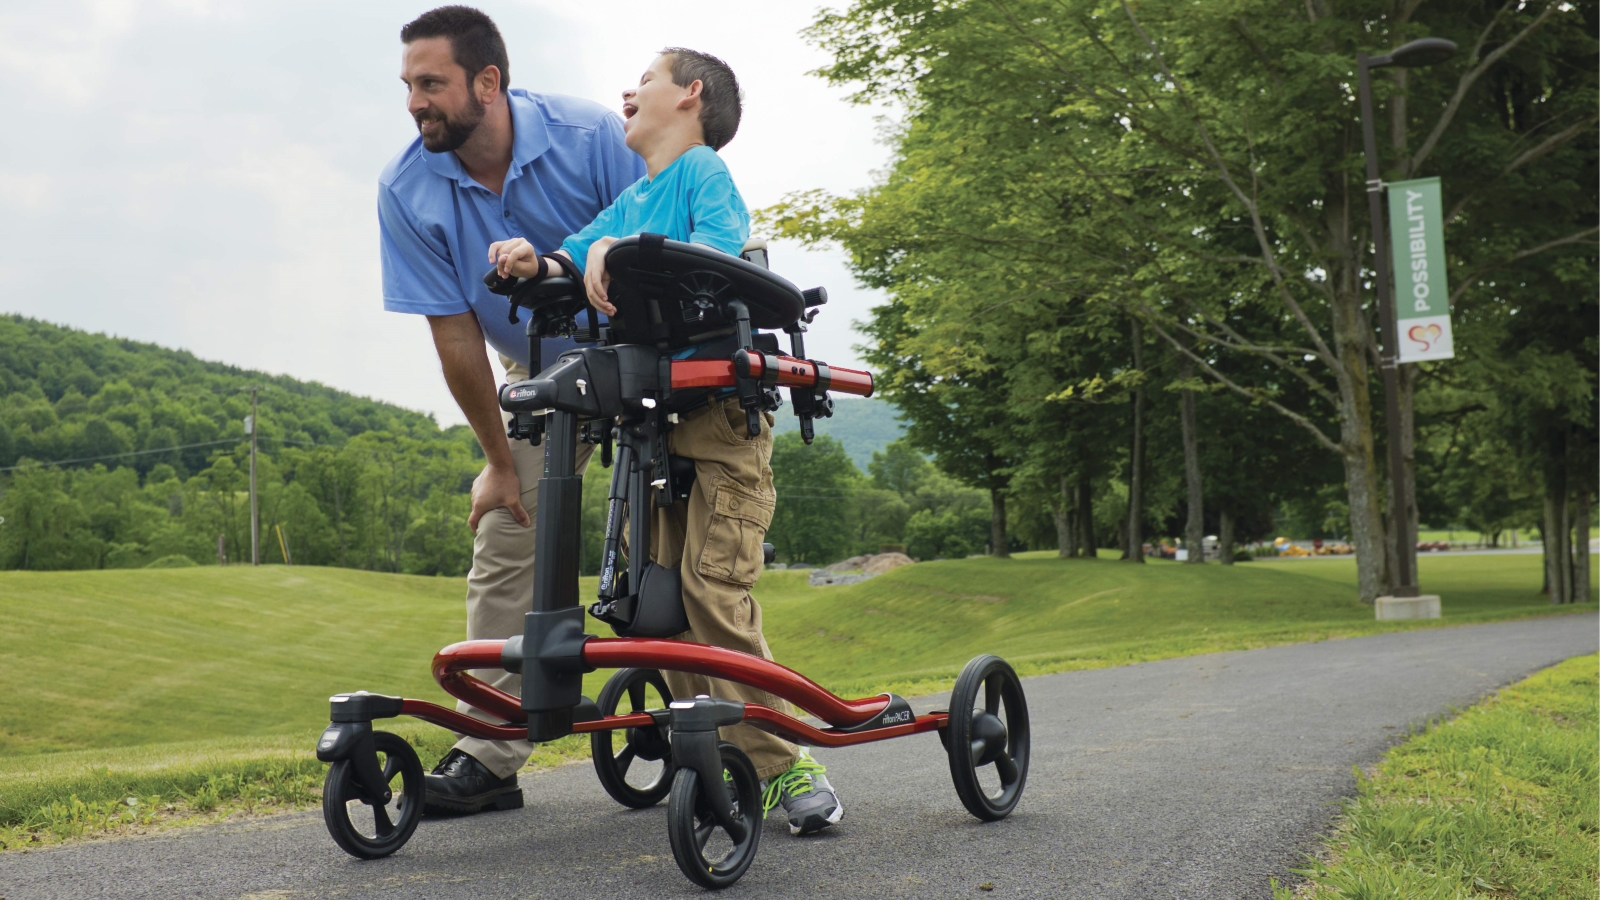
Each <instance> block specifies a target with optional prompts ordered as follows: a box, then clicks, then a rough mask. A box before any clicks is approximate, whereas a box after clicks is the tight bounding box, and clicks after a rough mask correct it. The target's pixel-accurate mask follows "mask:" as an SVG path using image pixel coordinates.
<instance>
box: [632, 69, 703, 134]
mask: <svg viewBox="0 0 1600 900" xmlns="http://www.w3.org/2000/svg"><path fill="white" fill-rule="evenodd" d="M694 84H695V83H691V84H690V85H689V87H678V86H677V85H676V84H673V83H672V57H670V56H658V57H656V59H655V62H653V63H651V64H650V68H648V69H645V70H644V74H643V75H641V76H640V77H639V86H638V87H636V88H628V89H627V90H625V91H623V92H622V130H623V131H624V132H625V133H626V134H627V137H626V138H624V140H625V142H626V143H627V145H628V149H630V150H632V151H633V152H635V153H638V152H640V149H639V148H640V147H642V146H644V145H645V144H646V143H648V141H649V139H650V136H651V135H652V134H656V133H659V132H660V130H661V129H662V128H664V127H665V126H666V125H667V124H668V123H670V122H671V121H672V120H673V118H674V117H675V116H679V115H682V112H681V110H680V108H679V107H680V104H682V103H683V101H684V100H686V99H688V97H689V91H690V88H692V87H693V86H694Z"/></svg>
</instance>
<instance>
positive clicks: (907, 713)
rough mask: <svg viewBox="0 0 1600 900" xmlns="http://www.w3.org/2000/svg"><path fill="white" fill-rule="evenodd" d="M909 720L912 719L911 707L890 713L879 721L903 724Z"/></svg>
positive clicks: (884, 723) (888, 723)
mask: <svg viewBox="0 0 1600 900" xmlns="http://www.w3.org/2000/svg"><path fill="white" fill-rule="evenodd" d="M909 721H911V710H909V709H902V710H900V711H899V712H895V713H890V714H888V715H887V716H884V717H883V718H882V719H880V720H879V722H880V723H881V724H883V725H901V724H904V723H906V722H909Z"/></svg>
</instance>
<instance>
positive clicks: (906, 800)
mask: <svg viewBox="0 0 1600 900" xmlns="http://www.w3.org/2000/svg"><path fill="white" fill-rule="evenodd" d="M1597 647H1600V621H1597V618H1596V616H1595V615H1594V614H1582V615H1570V616H1559V617H1554V618H1545V619H1536V620H1530V621H1522V622H1509V623H1500V624H1492V625H1474V626H1466V627H1456V628H1443V629H1433V630H1426V631H1414V632H1409V633H1396V634H1387V635H1381V636H1376V637H1365V638H1355V639H1350V640H1340V641H1328V642H1323V643H1316V644H1301V645H1295V646H1287V647H1274V648H1269V649H1264V650H1251V651H1245V652H1238V653H1223V654H1215V655H1210V656H1199V657H1189V658H1186V659H1174V660H1166V661H1162V662H1154V663H1145V664H1142V665H1135V666H1126V667H1122V668H1116V669H1101V670H1096V671H1088V672H1071V673H1066V674H1061V675H1050V676H1044V677H1040V678H1033V679H1029V680H1028V681H1027V683H1026V684H1027V691H1028V699H1029V705H1030V708H1031V712H1032V719H1033V753H1034V758H1033V763H1032V769H1031V771H1030V773H1029V776H1028V785H1027V790H1026V793H1025V795H1024V797H1023V799H1022V803H1021V805H1020V806H1019V807H1018V809H1017V811H1016V812H1015V813H1014V814H1013V815H1012V816H1011V817H1010V818H1009V819H1007V820H1005V821H1002V822H998V823H991V824H983V823H980V822H978V821H977V820H976V819H974V818H972V817H971V816H970V815H968V814H967V813H966V812H965V810H963V809H962V807H961V805H960V803H959V801H958V800H957V799H956V796H955V791H954V790H953V789H952V787H951V785H950V776H949V769H948V767H947V765H946V762H945V756H944V753H943V750H942V749H941V748H940V745H939V742H938V740H937V738H935V737H934V736H932V735H924V736H918V737H914V738H906V739H901V740H895V741H886V742H884V743H880V744H868V745H865V746H862V747H858V748H852V749H848V750H835V751H828V752H825V753H822V754H819V755H820V756H821V758H822V759H823V761H824V762H826V763H827V764H828V766H829V774H830V777H832V778H833V780H834V783H835V784H836V785H838V786H839V788H840V792H841V796H842V797H843V798H844V800H845V803H846V808H847V814H846V816H845V819H844V821H843V822H842V823H841V824H840V825H838V826H837V827H836V828H834V829H833V830H832V831H831V832H828V833H826V834H824V835H823V836H820V837H815V838H810V839H799V838H791V837H790V836H789V835H788V833H787V830H786V829H784V828H783V827H782V824H781V822H780V821H779V820H778V818H777V817H776V816H774V817H773V818H772V819H771V820H769V822H768V827H767V831H766V833H765V835H764V837H763V840H762V847H761V852H760V856H759V857H758V858H757V859H756V862H755V865H754V866H753V867H752V868H751V870H750V873H749V874H748V875H747V876H746V877H745V878H744V880H743V881H741V882H740V883H739V884H738V885H737V886H735V887H734V888H732V889H731V890H729V891H727V892H726V893H725V895H726V896H730V897H732V896H750V897H761V898H791V897H792V898H803V900H816V898H818V897H844V898H854V897H1041V898H1070V897H1094V898H1119V897H1128V898H1141V900H1144V898H1212V897H1215V898H1230V900H1231V898H1257V897H1259V898H1269V897H1270V896H1271V892H1270V890H1269V888H1268V879H1269V878H1270V877H1272V876H1277V877H1279V878H1280V879H1283V878H1284V877H1285V876H1286V874H1287V872H1288V870H1289V869H1291V868H1296V867H1299V866H1301V865H1303V859H1304V858H1303V854H1304V853H1306V852H1308V851H1310V850H1312V849H1314V848H1315V846H1316V845H1317V842H1318V840H1319V837H1320V836H1321V835H1322V834H1323V833H1324V831H1325V829H1326V828H1327V827H1328V825H1329V824H1330V821H1331V819H1332V818H1333V816H1335V815H1336V814H1337V812H1338V809H1339V804H1338V801H1339V799H1340V798H1342V797H1346V796H1349V795H1350V794H1351V793H1352V792H1353V791H1354V779H1353V775H1352V771H1351V770H1352V767H1353V766H1362V765H1367V764H1370V763H1374V762H1376V761H1377V760H1379V759H1380V758H1381V757H1382V755H1383V753H1384V751H1385V750H1386V749H1388V748H1389V747H1390V746H1392V745H1393V744H1395V743H1396V742H1398V741H1400V740H1403V739H1404V737H1405V735H1406V732H1407V729H1408V728H1409V727H1411V726H1420V725H1422V724H1423V723H1425V722H1426V721H1427V720H1428V719H1429V718H1430V717H1433V716H1436V715H1438V714H1441V713H1446V712H1448V711H1449V710H1451V709H1452V708H1459V707H1463V706H1466V705H1469V704H1471V703H1472V702H1473V701H1475V700H1477V699H1478V698H1480V697H1482V696H1483V695H1484V694H1486V693H1488V692H1490V691H1492V690H1494V689H1495V688H1498V687H1500V686H1503V685H1505V684H1508V683H1510V682H1513V681H1516V680H1518V679H1520V678H1523V677H1524V676H1526V675H1528V674H1529V673H1531V672H1534V671H1537V670H1538V669H1541V668H1544V667H1546V666H1549V665H1552V664H1554V663H1556V662H1559V661H1560V660H1562V659H1566V658H1568V657H1571V656H1575V655H1578V654H1582V653H1592V652H1594V651H1595V650H1596V649H1597ZM940 699H941V698H938V697H931V698H925V699H924V700H922V701H919V703H918V704H917V705H918V707H919V710H920V709H929V708H936V707H937V706H938V704H939V701H940ZM524 787H525V789H526V791H527V795H528V807H527V808H526V809H522V810H517V811H513V812H506V813H495V814H490V815H482V816H478V817H473V818H467V819H458V820H450V821H433V820H424V822H423V824H422V826H421V827H420V828H419V829H418V831H417V834H416V836H415V837H413V838H412V840H411V843H410V844H409V845H407V846H406V847H405V848H404V849H402V850H401V851H400V852H399V853H398V854H396V855H395V856H393V857H390V858H388V859H384V860H378V861H372V862H360V861H357V860H354V859H352V858H350V857H348V856H346V855H345V854H344V853H342V852H340V851H339V850H338V849H337V848H336V847H334V845H333V843H332V841H330V840H329V839H328V837H327V835H326V833H325V832H324V830H323V825H322V821H321V817H320V815H319V814H318V813H315V812H311V813H296V814H292V815H285V816H279V817H274V818H269V819H263V820H258V821H255V822H251V823H248V824H236V825H221V826H212V827H206V828H195V829H189V830H184V831H176V832H169V833H166V834H158V835H152V836H146V837H139V838H130V839H126V840H114V841H102V842H96V843H86V844H79V845H74V846H67V847H61V848H56V849H47V850H40V851H33V852H29V853H12V854H7V855H3V856H0V896H3V898H4V900H35V898H39V900H43V898H72V900H82V898H86V897H114V898H120V900H137V898H160V900H172V898H180V897H181V898H189V897H193V898H206V900H212V898H242V897H249V898H254V900H265V898H283V900H288V898H296V900H297V898H314V897H329V898H332V897H337V898H383V900H393V898H396V897H406V898H411V897H419V898H421V897H426V898H472V900H489V898H501V897H505V898H512V897H514V898H533V897H549V898H610V897H651V898H658V897H659V898H667V897H692V896H703V894H702V892H701V891H700V890H699V889H698V888H695V887H694V886H692V885H691V884H689V882H687V881H686V880H684V878H683V877H682V875H680V874H679V872H678V870H677V867H676V866H675V865H674V864H673V862H672V856H671V850H670V849H669V848H668V845H667V836H666V833H665V821H666V818H665V804H664V803H663V804H662V805H661V806H659V807H657V808H655V809H650V810H645V811H642V812H630V811H626V810H623V809H622V808H620V807H618V806H617V805H616V804H614V803H612V802H611V801H610V800H609V799H608V798H607V797H606V796H605V794H604V793H603V792H602V791H601V789H600V786H599V784H598V783H597V782H596V781H595V778H594V775H593V773H592V771H591V770H590V769H589V767H588V766H570V767H567V768H564V769H559V770H556V771H554V772H548V773H544V774H541V775H537V776H530V777H527V778H525V779H524ZM984 883H988V884H990V885H992V891H990V892H984V891H982V890H980V887H979V886H980V885H981V884H984Z"/></svg>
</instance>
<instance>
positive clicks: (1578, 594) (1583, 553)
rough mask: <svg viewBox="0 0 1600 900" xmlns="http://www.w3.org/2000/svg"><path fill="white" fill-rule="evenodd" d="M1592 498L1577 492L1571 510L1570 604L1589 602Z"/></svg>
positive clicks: (1590, 495) (1586, 493)
mask: <svg viewBox="0 0 1600 900" xmlns="http://www.w3.org/2000/svg"><path fill="white" fill-rule="evenodd" d="M1593 501H1594V496H1593V495H1592V494H1590V493H1589V492H1588V491H1579V492H1578V503H1577V507H1578V508H1577V509H1575V510H1573V514H1572V520H1573V529H1572V530H1573V541H1572V602H1573V603H1588V602H1589V584H1590V581H1589V516H1590V515H1592V511H1593V506H1592V505H1591V504H1592V503H1593Z"/></svg>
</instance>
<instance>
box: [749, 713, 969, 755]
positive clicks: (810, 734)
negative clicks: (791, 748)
mask: <svg viewBox="0 0 1600 900" xmlns="http://www.w3.org/2000/svg"><path fill="white" fill-rule="evenodd" d="M744 720H745V722H746V723H747V724H749V725H754V726H755V727H757V728H759V729H761V730H762V731H768V732H771V733H773V734H775V735H777V736H779V737H781V738H787V739H788V740H791V741H793V742H795V743H797V744H806V745H808V746H813V747H849V746H851V745H853V744H866V743H871V742H872V741H884V740H888V739H889V738H897V737H904V736H906V735H908V734H922V733H924V732H928V731H938V730H939V729H941V728H943V727H944V726H945V723H946V722H948V721H949V720H950V714H949V713H944V712H935V713H924V714H923V715H920V716H917V717H916V718H915V719H912V720H911V721H910V722H907V723H906V724H904V725H890V726H888V727H887V728H873V729H869V730H867V731H857V732H848V731H834V730H832V729H821V728H815V727H813V726H811V725H807V724H806V723H805V722H802V721H800V720H799V719H796V718H794V717H793V716H786V715H784V714H783V713H781V712H778V711H777V710H775V709H768V708H767V707H765V706H761V705H760V704H756V703H746V704H745V705H744Z"/></svg>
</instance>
